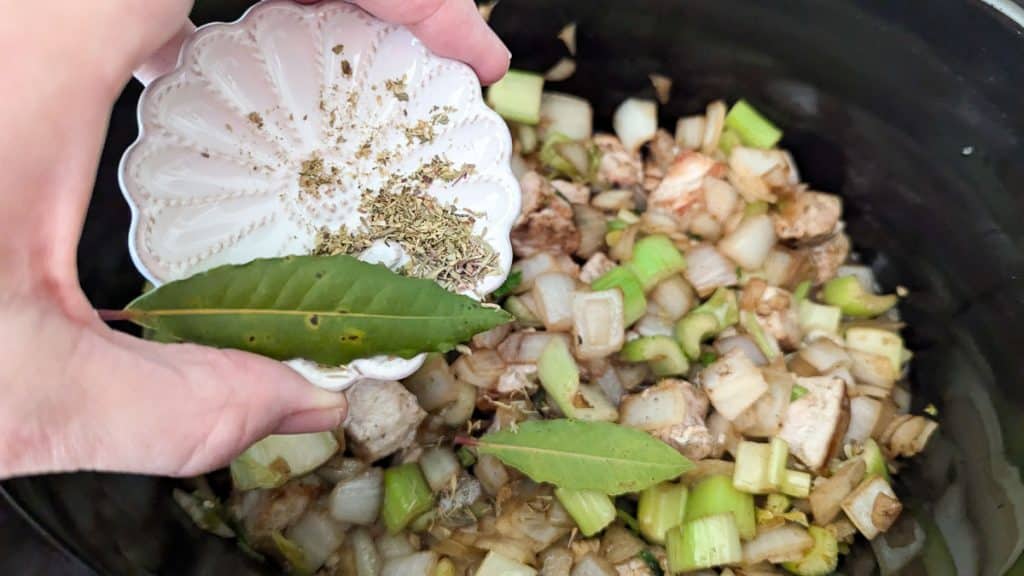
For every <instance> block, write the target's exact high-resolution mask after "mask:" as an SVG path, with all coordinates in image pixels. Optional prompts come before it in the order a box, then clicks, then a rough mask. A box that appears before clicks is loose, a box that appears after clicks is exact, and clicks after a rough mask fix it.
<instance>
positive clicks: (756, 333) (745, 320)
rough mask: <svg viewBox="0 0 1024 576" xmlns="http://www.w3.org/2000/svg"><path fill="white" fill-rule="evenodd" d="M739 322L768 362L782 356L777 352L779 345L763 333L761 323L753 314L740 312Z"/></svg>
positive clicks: (780, 352) (779, 351)
mask: <svg viewBox="0 0 1024 576" xmlns="http://www.w3.org/2000/svg"><path fill="white" fill-rule="evenodd" d="M740 322H741V324H742V325H743V329H744V330H746V331H747V334H749V335H750V337H751V338H753V339H754V343H755V344H757V347H758V349H759V350H761V353H762V354H764V357H765V358H767V359H768V361H769V362H771V361H773V360H775V359H776V358H778V357H779V355H780V354H782V351H781V350H779V343H778V342H776V341H775V339H774V338H771V337H770V336H769V335H768V334H766V333H765V331H764V328H762V327H761V322H760V321H758V319H757V314H754V313H753V312H747V311H746V310H744V311H742V312H740Z"/></svg>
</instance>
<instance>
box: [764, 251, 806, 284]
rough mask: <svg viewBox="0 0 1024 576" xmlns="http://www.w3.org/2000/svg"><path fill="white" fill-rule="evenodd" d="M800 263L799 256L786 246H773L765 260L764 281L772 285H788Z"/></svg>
mask: <svg viewBox="0 0 1024 576" xmlns="http://www.w3.org/2000/svg"><path fill="white" fill-rule="evenodd" d="M798 265H799V262H798V260H797V258H796V257H795V256H794V255H793V254H792V253H791V252H790V251H789V250H786V249H785V248H772V250H771V251H770V252H768V257H767V258H765V261H764V281H765V282H767V283H768V284H769V285H771V286H787V285H789V283H790V280H791V279H792V278H793V273H794V272H796V268H797V266H798Z"/></svg>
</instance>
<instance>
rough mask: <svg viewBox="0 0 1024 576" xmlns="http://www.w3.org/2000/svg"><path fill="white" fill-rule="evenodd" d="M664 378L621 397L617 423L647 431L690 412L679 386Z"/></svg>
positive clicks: (691, 411)
mask: <svg viewBox="0 0 1024 576" xmlns="http://www.w3.org/2000/svg"><path fill="white" fill-rule="evenodd" d="M671 382H672V381H671V380H664V381H662V384H659V385H657V386H653V387H651V388H648V389H646V390H644V391H643V392H641V393H639V394H631V395H629V396H625V397H623V398H622V402H621V403H620V405H619V424H620V425H622V426H629V427H630V428H638V429H640V430H646V431H648V432H650V431H654V430H660V429H662V428H668V427H670V426H674V425H675V424H678V423H680V422H682V421H683V420H684V419H686V417H687V416H688V415H691V414H693V412H694V408H693V407H690V406H688V403H687V398H686V394H685V392H684V391H683V389H682V387H680V386H678V385H675V384H670V383H671Z"/></svg>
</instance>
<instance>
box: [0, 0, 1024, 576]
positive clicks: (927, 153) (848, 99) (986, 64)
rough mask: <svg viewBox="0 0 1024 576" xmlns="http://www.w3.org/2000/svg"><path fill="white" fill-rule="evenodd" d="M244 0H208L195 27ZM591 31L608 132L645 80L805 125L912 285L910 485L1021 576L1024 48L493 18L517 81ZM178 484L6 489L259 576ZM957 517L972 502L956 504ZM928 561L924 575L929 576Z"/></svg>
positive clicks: (929, 22)
mask: <svg viewBox="0 0 1024 576" xmlns="http://www.w3.org/2000/svg"><path fill="white" fill-rule="evenodd" d="M246 4H248V3H247V2H243V1H236V0H231V1H227V0H224V1H219V2H213V1H212V0H207V1H205V2H203V1H200V2H199V3H198V5H197V7H196V8H195V12H194V17H195V20H196V21H197V22H206V21H210V20H231V19H234V18H236V17H237V16H238V15H239V14H241V12H242V11H243V10H244V8H245V6H246ZM571 21H576V22H578V36H579V41H578V42H579V54H578V63H579V68H578V70H577V72H576V74H575V76H573V77H572V78H571V79H570V80H568V81H566V82H562V83H559V84H557V85H552V86H551V88H552V89H558V90H563V91H566V92H571V93H576V94H580V95H583V96H586V97H587V98H589V99H591V101H592V102H593V103H594V108H595V113H596V121H597V123H598V125H599V127H602V128H605V129H607V128H608V123H609V118H610V114H611V111H612V110H613V109H614V106H615V105H616V104H617V103H618V102H620V101H621V100H622V99H623V98H626V97H628V96H636V95H641V96H649V97H650V96H653V91H652V89H651V87H650V84H649V82H648V79H647V75H648V74H649V73H654V72H656V73H660V74H665V75H667V76H670V77H671V78H673V80H674V84H673V88H672V98H671V101H670V102H669V103H668V104H667V105H665V106H662V107H661V115H662V120H663V123H664V124H665V125H671V123H674V121H675V118H676V117H678V116H679V115H681V114H685V113H693V112H695V111H698V110H700V109H701V108H702V106H703V104H704V103H705V102H707V101H708V100H710V99H713V98H717V97H725V98H727V99H729V100H733V99H735V98H738V97H745V98H748V99H750V100H751V101H752V102H754V103H755V104H756V105H757V106H758V107H759V108H760V109H762V110H763V111H764V112H765V113H767V114H768V115H769V116H770V117H771V118H773V119H775V120H777V122H778V124H779V125H781V126H783V127H784V128H785V130H786V136H785V140H784V145H785V146H786V147H788V148H790V149H791V150H793V151H794V153H795V156H796V158H797V161H798V164H799V165H800V167H801V169H802V172H803V174H804V178H805V179H806V180H807V181H809V182H811V183H812V184H813V185H814V186H815V187H817V188H819V189H822V190H826V191H829V192H837V193H840V194H841V195H842V196H843V197H844V198H845V202H846V210H847V220H848V221H849V224H850V233H851V235H852V237H853V238H854V241H855V244H856V246H857V247H858V248H859V249H860V252H861V254H862V255H863V257H864V259H865V260H866V261H867V262H868V263H870V264H871V265H872V266H873V267H874V268H875V270H876V272H877V274H878V276H879V278H880V279H881V281H882V282H883V283H884V284H885V285H886V286H888V287H890V288H892V287H894V286H896V285H897V284H900V285H903V286H906V287H907V288H909V290H910V293H911V296H910V298H909V299H907V301H906V303H905V304H904V307H903V310H904V314H905V318H906V320H907V321H908V322H909V325H910V328H909V330H908V331H907V333H906V335H907V339H908V342H909V345H910V348H911V349H912V350H914V352H915V354H916V361H915V364H914V371H913V374H912V377H913V386H914V393H915V404H916V408H918V409H920V408H921V407H923V406H924V405H926V404H927V403H929V402H933V403H934V404H935V405H936V406H937V407H938V409H939V417H940V419H941V421H942V434H941V436H940V437H939V438H937V439H936V440H935V441H934V442H933V443H932V445H931V446H930V448H929V450H928V453H927V454H926V456H925V457H924V458H923V459H922V461H921V462H920V463H918V464H916V465H914V466H913V467H911V468H910V469H909V470H907V472H906V473H905V474H903V475H901V477H902V479H903V480H902V481H901V482H902V485H901V486H900V490H901V493H902V494H903V495H905V498H906V500H907V501H908V502H910V503H911V504H912V505H913V506H915V507H916V508H917V509H919V510H924V511H925V512H929V511H932V510H933V509H934V508H935V507H936V506H937V505H941V506H946V507H947V508H949V507H950V503H953V504H955V503H956V502H955V500H956V497H958V496H962V497H963V500H962V502H963V508H964V509H965V510H966V512H967V519H968V520H969V522H970V524H969V525H967V524H965V525H964V527H963V528H962V530H961V533H960V536H958V537H957V538H954V541H953V542H951V546H952V547H953V548H954V552H955V553H958V554H962V553H963V551H964V550H969V549H970V547H969V546H968V544H970V543H971V540H972V539H973V545H974V547H975V548H974V549H975V550H977V553H978V556H979V561H980V563H981V564H980V566H981V573H985V574H996V573H1002V572H1004V571H1005V570H1006V569H1007V568H1008V567H1009V566H1010V565H1012V564H1013V560H1014V559H1015V558H1016V557H1017V555H1018V553H1019V548H1020V543H1021V540H1022V537H1024V536H1022V535H1024V489H1022V486H1021V482H1020V475H1019V472H1018V470H1017V468H1016V466H1019V465H1022V464H1024V426H1022V424H1021V423H1022V422H1024V388H1022V387H1021V386H1020V382H1021V381H1022V380H1024V379H1022V376H1024V361H1022V359H1021V352H1020V350H1021V348H1022V345H1024V336H1022V335H1021V333H1020V331H1019V330H1018V327H1019V326H1020V325H1022V321H1024V140H1022V138H1024V106H1021V105H1020V98H1019V91H1020V90H1021V88H1022V87H1024V33H1022V30H1021V28H1020V27H1019V25H1017V24H1015V23H1013V22H1012V21H1011V19H1010V18H1008V17H1006V16H1005V15H1004V14H1002V13H1000V12H999V11H997V10H995V9H993V8H992V7H991V6H989V5H988V4H986V3H984V2H981V1H979V0H932V1H931V2H928V3H927V7H926V6H925V4H923V3H917V2H889V1H887V0H860V1H847V0H831V1H829V2H821V1H817V0H774V1H772V2H760V1H757V0H716V1H715V2H706V1H699V0H695V1H681V0H631V1H628V2H625V1H622V0H599V1H598V0H583V1H575V2H574V1H571V0H558V1H555V0H502V2H501V4H500V5H499V6H498V8H496V9H495V11H494V17H493V21H492V23H493V24H494V26H495V27H496V28H497V29H498V31H499V32H500V33H501V35H502V36H503V37H504V38H505V39H506V40H507V42H508V43H509V46H510V47H511V49H512V51H513V54H514V55H515V57H514V59H513V64H514V65H515V66H516V67H520V68H526V69H533V70H544V69H546V68H547V67H548V66H550V65H551V64H553V63H554V62H555V61H556V60H557V59H558V58H559V57H561V56H562V55H564V50H565V49H564V47H563V46H562V44H561V43H560V42H559V41H558V40H557V39H556V37H555V36H556V34H557V33H558V31H559V29H560V28H561V27H562V26H563V25H564V24H566V23H568V22H571ZM139 91H140V88H139V86H137V85H135V84H133V85H131V86H129V87H128V88H127V89H126V90H125V92H124V94H123V95H122V97H121V99H120V100H119V101H118V103H117V105H116V107H115V109H114V112H113V115H112V117H111V124H110V133H109V135H108V138H107V144H106V148H105V150H104V152H103V158H102V163H101V166H100V170H99V174H98V178H97V183H96V190H95V194H94V197H93V201H92V204H91V206H90V209H89V215H88V220H87V222H86V226H85V231H84V234H83V237H82V242H81V247H80V252H79V253H80V257H79V266H80V271H81V279H82V284H83V287H84V288H85V291H86V292H87V294H88V295H89V297H90V298H91V299H92V301H93V303H94V304H96V305H97V306H99V307H114V306H120V305H123V304H124V303H125V302H127V301H128V300H129V299H130V298H131V297H133V296H134V295H135V294H137V292H138V290H139V288H140V286H141V278H140V277H139V276H138V275H137V274H136V272H135V270H134V268H133V267H132V264H131V261H130V259H129V256H128V252H127V247H126V246H127V244H126V241H125V240H126V234H127V229H128V222H129V213H128V209H127V206H126V205H125V203H124V201H123V200H122V198H121V195H120V192H119V191H118V187H117V181H116V167H117V161H118V159H119V157H120V155H121V153H122V152H123V151H124V149H125V148H126V147H127V146H128V145H129V144H130V143H131V142H132V140H133V139H134V138H135V135H136V127H135V103H136V101H137V99H138V95H139ZM170 486H171V482H170V481H168V480H161V479H152V478H141V477H129V476H115V475H97V474H75V475H61V476H51V477H39V478H24V479H17V480H13V481H9V482H7V483H5V484H4V489H5V490H6V493H7V495H8V496H9V497H10V498H11V499H12V500H13V501H14V502H15V503H16V504H17V505H18V506H20V507H21V508H22V509H23V510H24V511H25V512H26V513H27V514H28V515H29V516H30V517H31V518H32V519H33V520H34V521H35V522H36V523H37V524H38V526H39V527H40V528H41V529H42V530H44V531H46V532H47V533H48V534H49V535H51V536H52V537H53V538H54V539H55V541H56V542H58V543H59V544H60V545H62V546H64V547H66V548H67V549H69V550H70V551H71V552H72V553H74V554H75V555H77V556H78V557H80V558H81V559H83V560H84V561H85V562H86V563H87V564H89V565H90V566H92V567H93V568H95V569H96V570H97V571H99V572H101V573H112V574H128V573H132V574H135V573H166V574H212V573H215V574H221V573H224V574H249V573H252V574H256V573H261V572H264V571H267V570H268V569H267V568H265V567H261V566H259V565H257V564H254V563H252V562H250V561H248V560H247V559H246V558H245V557H244V556H243V555H242V554H241V553H239V552H238V551H237V550H236V549H235V548H234V547H233V546H232V545H231V544H230V543H226V542H224V541H220V540H218V539H216V538H213V537H205V536H203V535H202V534H201V533H199V532H198V531H196V530H195V529H194V528H193V527H191V526H189V525H188V524H187V520H186V519H185V517H184V516H183V515H182V514H181V513H180V512H179V511H178V510H177V509H176V508H175V506H174V504H173V502H172V501H171V499H170ZM953 508H955V506H953ZM1018 568H1021V566H1018ZM920 570H921V566H920V565H915V566H912V567H911V571H920Z"/></svg>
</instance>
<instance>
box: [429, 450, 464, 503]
mask: <svg viewBox="0 0 1024 576" xmlns="http://www.w3.org/2000/svg"><path fill="white" fill-rule="evenodd" d="M420 468H421V469H422V470H423V477H424V478H426V480H427V484H429V485H430V489H431V490H433V491H434V492H440V491H442V490H444V489H445V488H450V487H451V486H452V480H454V479H455V477H456V476H458V474H459V470H461V469H462V468H461V466H459V461H458V459H457V458H455V452H452V450H451V448H446V447H444V446H438V447H435V448H427V449H426V450H424V451H423V455H422V456H420Z"/></svg>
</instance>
